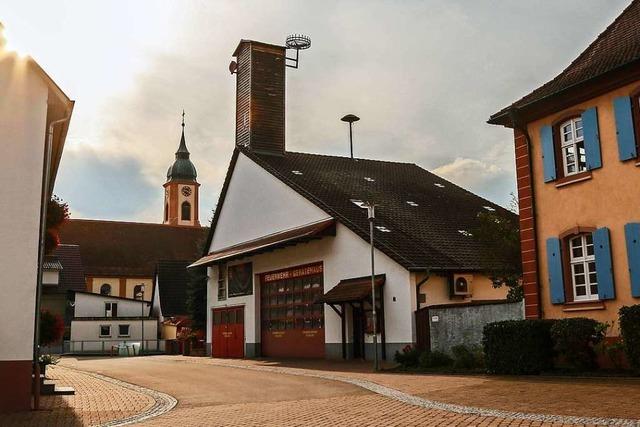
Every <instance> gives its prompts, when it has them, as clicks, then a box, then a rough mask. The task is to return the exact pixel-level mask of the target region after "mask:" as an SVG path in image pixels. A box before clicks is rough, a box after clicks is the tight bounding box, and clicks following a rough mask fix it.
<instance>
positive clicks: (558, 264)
mask: <svg viewBox="0 0 640 427" xmlns="http://www.w3.org/2000/svg"><path fill="white" fill-rule="evenodd" d="M547 268H548V269H549V290H550V291H551V303H552V304H564V277H563V276H562V252H561V251H560V239H558V238H557V237H551V238H549V239H547Z"/></svg>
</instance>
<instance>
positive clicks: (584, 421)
mask: <svg viewBox="0 0 640 427" xmlns="http://www.w3.org/2000/svg"><path fill="white" fill-rule="evenodd" d="M186 363H196V362H186ZM208 364H211V365H215V366H221V367H227V368H237V369H247V370H253V371H262V372H271V373H277V374H287V375H296V376H302V377H311V378H319V379H325V380H332V381H340V382H343V383H347V384H352V385H355V386H357V387H360V388H363V389H365V390H369V391H371V392H373V393H376V394H379V395H381V396H385V397H387V398H390V399H394V400H397V401H399V402H403V403H406V404H408V405H412V406H418V407H421V408H425V409H436V410H441V411H446V412H453V413H456V414H464V415H479V416H483V417H494V418H503V419H514V420H523V421H534V422H535V421H538V422H542V423H561V424H574V425H575V424H578V425H598V426H624V427H640V420H632V419H625V418H604V417H579V416H572V415H547V414H537V413H526V412H515V411H504V410H500V409H487V408H478V407H474V406H463V405H455V404H451V403H443V402H437V401H434V400H428V399H423V398H421V397H418V396H414V395H411V394H408V393H405V392H402V391H400V390H396V389H394V388H391V387H387V386H383V385H380V384H377V383H374V382H372V381H368V380H362V379H356V378H349V377H344V376H339V375H331V374H324V373H317V372H313V371H308V370H305V369H299V368H281V367H272V366H250V365H230V364H225V363H217V362H213V361H212V362H209V363H208Z"/></svg>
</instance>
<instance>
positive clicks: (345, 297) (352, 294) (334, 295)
mask: <svg viewBox="0 0 640 427" xmlns="http://www.w3.org/2000/svg"><path fill="white" fill-rule="evenodd" d="M385 280H386V277H385V275H384V274H377V275H376V279H375V285H376V287H380V286H382V285H384V282H385ZM377 294H378V292H377V291H376V295H377ZM370 297H371V276H369V277H358V278H353V279H345V280H341V281H340V282H338V284H337V285H335V286H334V287H333V288H331V289H329V291H327V293H326V294H324V295H323V296H321V297H320V298H318V300H317V302H323V303H325V304H340V303H343V302H354V301H362V300H363V299H371V298H370Z"/></svg>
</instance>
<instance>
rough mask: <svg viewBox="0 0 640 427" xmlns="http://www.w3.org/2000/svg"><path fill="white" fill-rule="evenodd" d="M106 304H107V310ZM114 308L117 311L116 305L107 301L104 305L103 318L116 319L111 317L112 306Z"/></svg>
mask: <svg viewBox="0 0 640 427" xmlns="http://www.w3.org/2000/svg"><path fill="white" fill-rule="evenodd" d="M107 304H109V309H107ZM114 305H115V306H116V311H118V303H117V302H111V301H107V302H105V303H104V317H117V316H114V315H113V306H114Z"/></svg>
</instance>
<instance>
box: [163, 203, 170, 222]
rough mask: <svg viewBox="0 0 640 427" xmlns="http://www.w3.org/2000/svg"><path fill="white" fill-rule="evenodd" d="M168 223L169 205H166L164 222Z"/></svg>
mask: <svg viewBox="0 0 640 427" xmlns="http://www.w3.org/2000/svg"><path fill="white" fill-rule="evenodd" d="M168 221H169V204H168V203H166V204H165V205H164V222H168Z"/></svg>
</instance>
